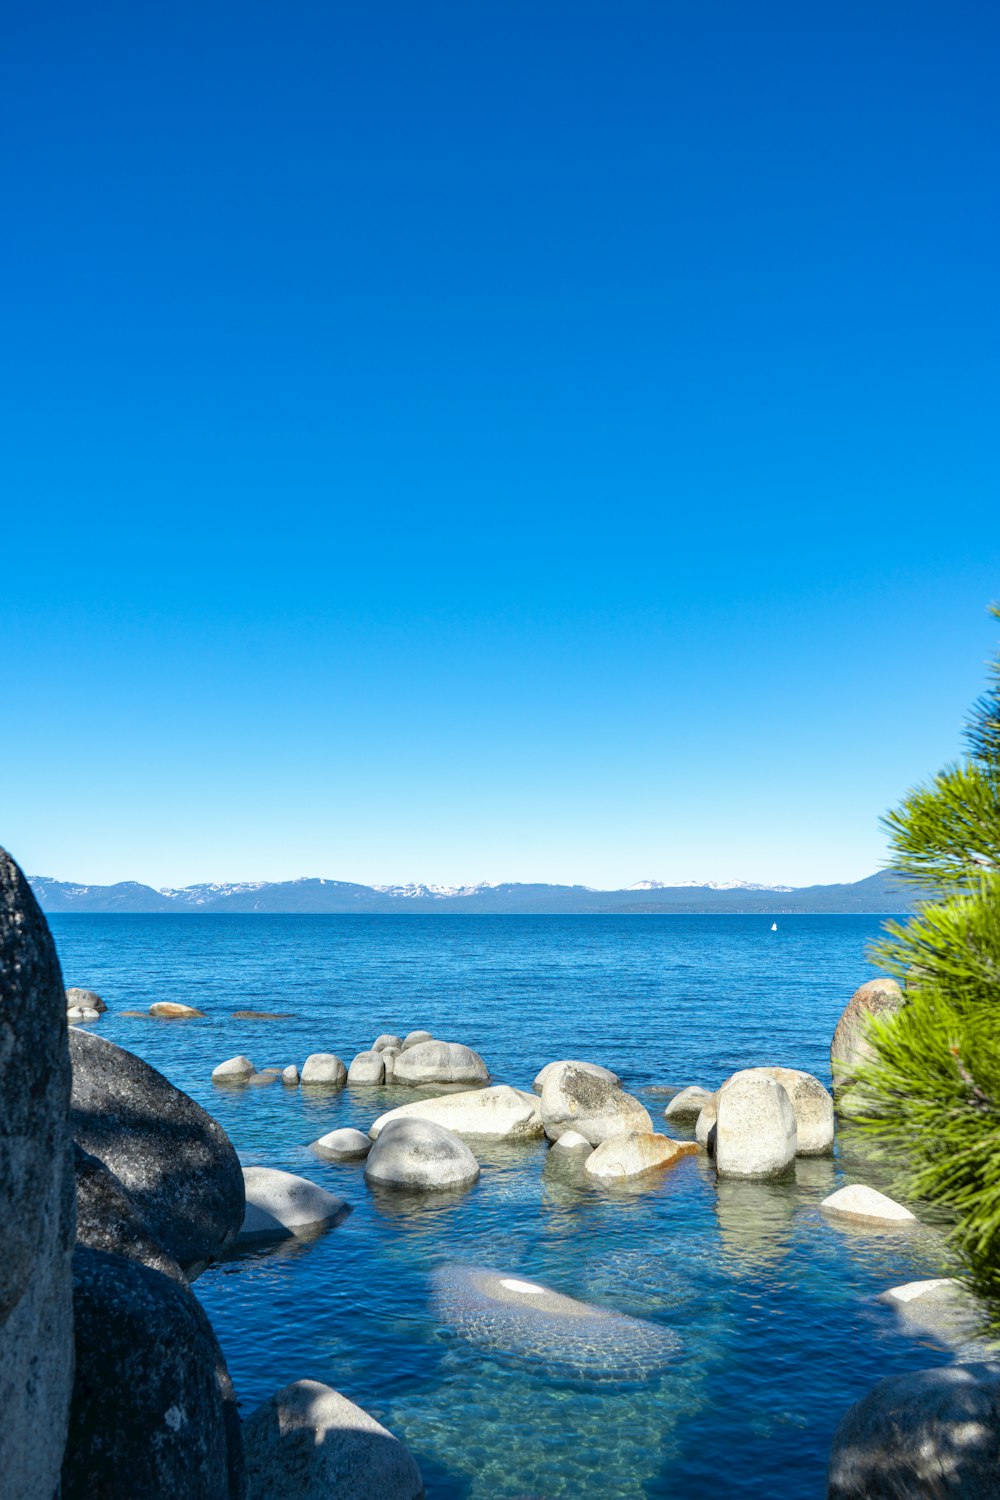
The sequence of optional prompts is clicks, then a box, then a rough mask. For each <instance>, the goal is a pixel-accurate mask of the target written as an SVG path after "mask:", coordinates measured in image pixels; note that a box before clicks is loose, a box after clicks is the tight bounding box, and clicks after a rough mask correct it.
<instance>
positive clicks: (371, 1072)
mask: <svg viewBox="0 0 1000 1500" xmlns="http://www.w3.org/2000/svg"><path fill="white" fill-rule="evenodd" d="M347 1081H348V1083H357V1084H378V1083H384V1082H385V1059H384V1057H383V1056H382V1053H381V1052H376V1051H375V1049H374V1048H372V1050H371V1051H370V1052H359V1053H358V1055H357V1056H356V1057H355V1058H354V1060H353V1062H352V1063H351V1066H350V1067H349V1068H348V1070H347Z"/></svg>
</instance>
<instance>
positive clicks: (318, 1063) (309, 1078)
mask: <svg viewBox="0 0 1000 1500" xmlns="http://www.w3.org/2000/svg"><path fill="white" fill-rule="evenodd" d="M299 1082H300V1083H304V1084H312V1085H317V1084H325V1085H326V1086H327V1087H330V1088H339V1087H340V1085H341V1084H343V1083H346V1082H347V1069H346V1068H345V1066H344V1064H343V1063H342V1062H341V1060H340V1058H339V1057H338V1056H337V1054H336V1053H335V1052H312V1053H310V1055H309V1056H308V1057H307V1058H306V1060H305V1062H304V1063H303V1064H302V1072H301V1073H300V1074H299Z"/></svg>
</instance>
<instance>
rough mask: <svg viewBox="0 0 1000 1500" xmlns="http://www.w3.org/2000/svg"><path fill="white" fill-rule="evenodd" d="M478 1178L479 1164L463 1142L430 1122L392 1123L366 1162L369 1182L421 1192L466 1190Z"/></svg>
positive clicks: (401, 1121)
mask: <svg viewBox="0 0 1000 1500" xmlns="http://www.w3.org/2000/svg"><path fill="white" fill-rule="evenodd" d="M478 1176H479V1163H478V1162H477V1161H476V1158H475V1157H474V1156H473V1154H472V1152H471V1151H470V1150H469V1148H468V1146H467V1145H466V1144H465V1142H464V1141H462V1140H460V1139H459V1137H458V1136H457V1135H454V1134H453V1133H452V1131H450V1130H446V1129H445V1128H444V1126H443V1125H436V1124H435V1123H434V1122H433V1121H432V1120H415V1119H406V1120H393V1121H392V1122H391V1124H389V1125H386V1126H385V1128H384V1129H383V1130H382V1131H381V1132H380V1134H379V1138H378V1140H377V1141H376V1142H375V1144H374V1146H373V1147H372V1149H371V1151H370V1152H369V1154H368V1160H367V1161H366V1162H365V1177H366V1178H367V1180H368V1181H369V1182H375V1183H380V1184H382V1185H383V1186H385V1187H393V1188H408V1189H411V1190H416V1191H420V1192H437V1191H441V1190H444V1189H447V1188H461V1187H468V1186H469V1185H470V1184H471V1183H473V1182H475V1181H476V1178H477V1177H478Z"/></svg>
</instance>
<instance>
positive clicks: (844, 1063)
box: [830, 979, 906, 1118]
mask: <svg viewBox="0 0 1000 1500" xmlns="http://www.w3.org/2000/svg"><path fill="white" fill-rule="evenodd" d="M905 1004H906V997H905V995H904V994H903V991H902V990H901V989H900V987H899V985H898V984H897V983H896V981H895V980H894V979H870V980H869V981H868V983H867V984H863V985H862V986H861V988H860V989H857V990H855V991H854V994H853V995H852V996H851V998H850V1000H849V1001H848V1002H847V1004H846V1006H845V1007H844V1010H843V1012H842V1014H841V1017H840V1020H839V1021H838V1022H837V1026H836V1030H835V1031H834V1033H833V1041H832V1042H831V1044H830V1071H831V1073H832V1074H833V1097H834V1099H835V1100H836V1104H837V1111H838V1113H839V1114H842V1115H844V1116H845V1117H847V1118H850V1117H851V1116H853V1115H859V1114H863V1113H864V1111H865V1095H864V1090H863V1089H862V1088H861V1087H860V1086H859V1085H858V1083H857V1078H856V1075H857V1072H858V1069H859V1068H860V1067H862V1066H863V1065H864V1064H866V1063H869V1062H871V1061H872V1060H873V1059H874V1057H875V1049H874V1048H873V1047H872V1044H871V1042H870V1041H869V1040H868V1027H869V1025H870V1024H871V1020H872V1017H873V1016H883V1015H891V1014H892V1013H893V1012H895V1011H898V1010H901V1009H902V1007H903V1006H904V1005H905Z"/></svg>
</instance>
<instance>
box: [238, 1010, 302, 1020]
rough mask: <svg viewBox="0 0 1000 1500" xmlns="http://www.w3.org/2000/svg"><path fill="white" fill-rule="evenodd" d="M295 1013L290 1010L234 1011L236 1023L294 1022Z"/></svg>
mask: <svg viewBox="0 0 1000 1500" xmlns="http://www.w3.org/2000/svg"><path fill="white" fill-rule="evenodd" d="M294 1018H295V1017H294V1013H293V1012H292V1011H290V1010H234V1011H233V1020H234V1021H292V1020H294Z"/></svg>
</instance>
